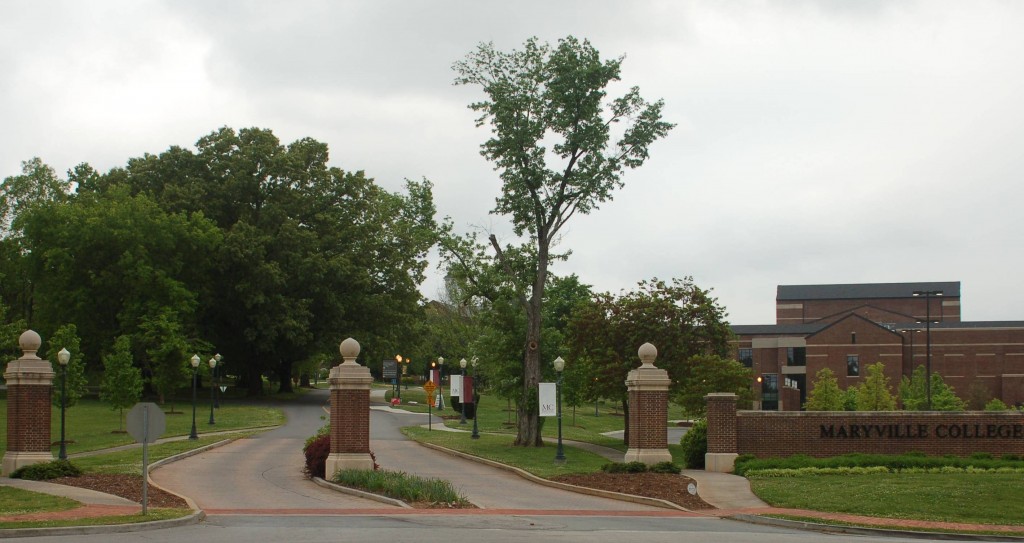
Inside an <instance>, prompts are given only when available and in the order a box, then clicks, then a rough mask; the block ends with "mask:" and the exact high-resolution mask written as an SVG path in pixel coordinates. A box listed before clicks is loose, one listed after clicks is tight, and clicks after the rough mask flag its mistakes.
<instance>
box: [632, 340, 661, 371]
mask: <svg viewBox="0 0 1024 543" xmlns="http://www.w3.org/2000/svg"><path fill="white" fill-rule="evenodd" d="M636 354H637V355H638V356H639V357H640V363H641V364H642V365H643V366H644V367H649V368H653V367H654V360H655V359H656V358H658V348H657V347H655V346H654V345H651V344H650V343H644V344H643V345H641V346H640V348H639V349H637V351H636Z"/></svg>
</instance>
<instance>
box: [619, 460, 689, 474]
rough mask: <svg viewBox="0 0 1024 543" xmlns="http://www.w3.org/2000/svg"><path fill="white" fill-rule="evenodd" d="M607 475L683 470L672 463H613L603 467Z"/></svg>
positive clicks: (676, 471)
mask: <svg viewBox="0 0 1024 543" xmlns="http://www.w3.org/2000/svg"><path fill="white" fill-rule="evenodd" d="M601 471H604V472H606V473H646V472H650V473H679V472H680V471H682V468H680V467H679V466H677V465H675V464H673V463H672V462H658V463H657V464H654V465H653V466H648V465H647V464H644V463H643V462H612V463H609V464H605V465H603V466H601Z"/></svg>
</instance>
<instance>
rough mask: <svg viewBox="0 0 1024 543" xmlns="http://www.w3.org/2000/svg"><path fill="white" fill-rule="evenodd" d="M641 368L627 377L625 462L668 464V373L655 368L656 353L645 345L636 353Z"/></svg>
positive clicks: (669, 457) (648, 344)
mask: <svg viewBox="0 0 1024 543" xmlns="http://www.w3.org/2000/svg"><path fill="white" fill-rule="evenodd" d="M637 354H638V355H639V356H640V361H641V362H642V365H641V366H640V367H639V368H636V369H634V370H632V371H630V372H629V375H627V376H626V390H627V391H628V394H629V420H628V421H626V424H628V425H629V442H628V443H627V445H628V447H629V448H628V449H627V450H626V456H625V461H626V462H643V463H645V464H648V465H652V464H657V463H659V462H671V461H672V454H671V453H670V452H669V450H668V389H669V385H671V383H672V381H671V380H670V379H669V377H668V372H667V371H665V370H663V369H659V368H656V367H654V360H655V358H657V357H658V349H657V348H656V347H655V346H654V345H651V344H650V343H644V344H643V345H641V346H640V349H639V350H638V351H637Z"/></svg>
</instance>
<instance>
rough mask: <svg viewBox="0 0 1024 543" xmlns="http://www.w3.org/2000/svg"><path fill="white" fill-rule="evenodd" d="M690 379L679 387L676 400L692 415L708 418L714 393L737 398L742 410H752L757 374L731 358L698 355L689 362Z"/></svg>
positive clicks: (674, 398) (674, 397) (675, 396)
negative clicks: (754, 379)
mask: <svg viewBox="0 0 1024 543" xmlns="http://www.w3.org/2000/svg"><path fill="white" fill-rule="evenodd" d="M686 365H687V366H688V367H689V368H690V375H689V378H688V379H686V380H685V381H683V382H681V383H679V387H678V392H677V393H676V394H675V395H674V396H673V400H674V401H675V402H676V403H677V404H679V406H680V407H682V408H683V409H684V410H686V412H687V413H688V414H689V415H692V416H705V413H707V400H705V399H704V397H705V396H707V395H708V394H710V393H712V392H732V393H733V394H736V396H737V397H738V398H737V403H738V405H739V406H740V409H748V408H749V406H750V402H751V400H752V398H753V389H751V387H750V384H751V383H752V382H753V377H754V376H753V372H752V371H751V369H750V368H748V367H746V366H744V365H743V364H740V363H739V362H738V361H736V360H734V359H732V358H729V357H727V356H720V355H717V354H698V355H696V356H693V357H691V358H690V359H689V360H687V361H686Z"/></svg>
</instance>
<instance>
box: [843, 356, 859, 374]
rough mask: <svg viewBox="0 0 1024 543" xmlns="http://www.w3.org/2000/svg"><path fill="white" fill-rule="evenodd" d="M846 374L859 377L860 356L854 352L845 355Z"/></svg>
mask: <svg viewBox="0 0 1024 543" xmlns="http://www.w3.org/2000/svg"><path fill="white" fill-rule="evenodd" d="M846 376H847V377H860V358H859V357H858V356H857V355H855V354H848V355H846Z"/></svg>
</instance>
